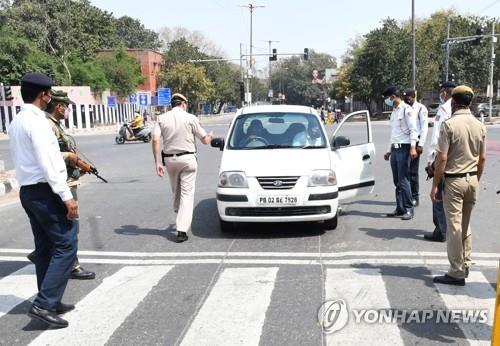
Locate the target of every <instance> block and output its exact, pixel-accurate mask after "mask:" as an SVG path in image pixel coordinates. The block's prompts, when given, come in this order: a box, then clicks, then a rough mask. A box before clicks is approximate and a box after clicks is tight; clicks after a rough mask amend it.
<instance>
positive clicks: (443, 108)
mask: <svg viewBox="0 0 500 346" xmlns="http://www.w3.org/2000/svg"><path fill="white" fill-rule="evenodd" d="M450 117H451V98H450V99H449V100H448V101H446V102H445V103H443V104H442V105H440V106H439V108H438V111H437V113H436V116H435V117H434V127H433V128H432V137H431V143H430V144H429V156H428V158H427V161H428V162H434V159H435V158H436V148H437V144H438V140H439V132H440V131H441V124H442V123H443V122H444V121H445V120H446V119H449V118H450Z"/></svg>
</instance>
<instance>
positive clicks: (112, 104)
mask: <svg viewBox="0 0 500 346" xmlns="http://www.w3.org/2000/svg"><path fill="white" fill-rule="evenodd" d="M108 107H112V108H114V107H116V97H114V96H108Z"/></svg>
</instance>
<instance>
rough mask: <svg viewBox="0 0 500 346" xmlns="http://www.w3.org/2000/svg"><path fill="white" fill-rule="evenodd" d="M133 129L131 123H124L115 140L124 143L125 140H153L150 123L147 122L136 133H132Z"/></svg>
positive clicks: (145, 141) (146, 141) (147, 141)
mask: <svg viewBox="0 0 500 346" xmlns="http://www.w3.org/2000/svg"><path fill="white" fill-rule="evenodd" d="M131 132H132V129H131V128H130V125H129V124H127V123H124V124H123V125H122V127H120V129H119V130H118V134H117V135H116V137H115V141H116V143H117V144H123V143H125V142H135V141H141V142H144V143H149V142H151V132H152V129H151V127H149V125H147V124H145V125H144V127H143V128H142V129H141V130H140V131H139V132H138V133H136V134H135V135H131V134H130V133H131Z"/></svg>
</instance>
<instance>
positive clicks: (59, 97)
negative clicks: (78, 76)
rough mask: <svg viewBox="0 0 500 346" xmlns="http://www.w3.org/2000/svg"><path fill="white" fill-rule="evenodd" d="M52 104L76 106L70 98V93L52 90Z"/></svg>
mask: <svg viewBox="0 0 500 346" xmlns="http://www.w3.org/2000/svg"><path fill="white" fill-rule="evenodd" d="M52 102H61V103H65V104H67V105H74V104H75V103H74V102H73V101H71V100H70V99H69V97H68V93H67V92H65V91H62V90H52Z"/></svg>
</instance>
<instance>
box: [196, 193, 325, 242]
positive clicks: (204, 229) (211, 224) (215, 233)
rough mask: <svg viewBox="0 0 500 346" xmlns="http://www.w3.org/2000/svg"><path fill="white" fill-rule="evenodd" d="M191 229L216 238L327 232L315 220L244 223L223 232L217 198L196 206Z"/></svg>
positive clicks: (276, 237)
mask: <svg viewBox="0 0 500 346" xmlns="http://www.w3.org/2000/svg"><path fill="white" fill-rule="evenodd" d="M191 230H192V233H193V235H195V236H197V237H200V238H214V239H266V238H273V239H279V238H304V237H315V236H319V235H322V234H323V233H325V231H324V229H323V225H322V224H321V223H313V222H287V223H260V222H259V223H244V224H238V226H237V227H236V228H235V229H234V230H232V231H230V232H226V233H223V232H221V230H220V227H219V219H218V211H217V201H216V200H215V198H208V199H204V200H202V201H200V202H199V203H198V204H197V205H196V206H195V209H194V217H193V223H192V227H191Z"/></svg>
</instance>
